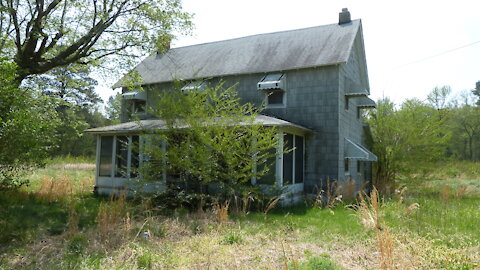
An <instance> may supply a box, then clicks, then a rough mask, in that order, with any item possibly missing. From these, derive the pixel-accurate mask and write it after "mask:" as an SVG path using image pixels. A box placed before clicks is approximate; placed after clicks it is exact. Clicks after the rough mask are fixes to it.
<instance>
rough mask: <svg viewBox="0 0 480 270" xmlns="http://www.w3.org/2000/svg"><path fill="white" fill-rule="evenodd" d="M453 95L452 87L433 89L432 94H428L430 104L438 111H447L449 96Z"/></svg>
mask: <svg viewBox="0 0 480 270" xmlns="http://www.w3.org/2000/svg"><path fill="white" fill-rule="evenodd" d="M451 93H452V89H451V88H450V86H448V85H445V86H442V87H435V88H433V90H432V92H430V94H428V96H427V100H428V102H429V103H430V104H431V105H432V106H433V107H435V109H437V110H441V109H445V108H446V107H447V105H448V96H449V95H450V94H451Z"/></svg>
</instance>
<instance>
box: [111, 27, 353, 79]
mask: <svg viewBox="0 0 480 270" xmlns="http://www.w3.org/2000/svg"><path fill="white" fill-rule="evenodd" d="M359 29H361V21H360V20H353V21H352V22H350V23H345V24H341V25H339V24H329V25H322V26H316V27H310V28H304V29H297V30H290V31H283V32H275V33H269V34H261V35H254V36H247V37H242V38H237V39H230V40H224V41H218V42H211V43H205V44H199V45H192V46H186V47H179V48H172V49H169V50H168V51H167V52H166V53H165V54H154V55H150V56H148V57H147V58H146V59H145V60H143V61H142V62H141V63H140V64H139V65H138V66H137V67H136V68H135V70H136V71H137V72H138V73H139V75H140V76H141V78H142V79H143V83H142V84H144V85H146V84H154V83H161V82H169V81H173V80H190V79H200V78H210V77H221V76H226V75H237V74H251V73H267V72H272V71H285V70H292V69H302V68H309V67H318V66H327V65H334V64H340V63H346V62H347V60H348V57H349V55H350V51H351V50H352V47H353V42H354V40H355V37H356V35H357V32H358V31H360V30H359ZM120 86H122V83H121V81H119V82H117V83H116V84H115V86H114V87H120Z"/></svg>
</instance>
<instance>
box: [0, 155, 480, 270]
mask: <svg viewBox="0 0 480 270" xmlns="http://www.w3.org/2000/svg"><path fill="white" fill-rule="evenodd" d="M65 164H67V163H65ZM68 164H70V163H68ZM468 166H469V165H468ZM468 166H467V167H468ZM72 168H73V167H72ZM72 168H65V167H62V166H56V165H50V166H47V168H45V169H40V170H37V171H35V172H33V173H32V174H31V175H30V176H29V177H30V179H31V181H32V184H31V185H30V186H29V187H26V188H22V189H21V190H18V191H8V192H1V193H0V205H1V207H0V269H2V270H3V269H477V268H478V267H479V265H480V262H479V261H480V255H479V254H480V248H479V246H480V231H479V229H478V228H479V227H478V224H480V208H479V206H480V180H477V178H470V179H462V177H460V176H457V177H455V178H448V179H445V180H443V179H440V178H434V177H433V176H431V175H428V176H426V179H427V180H425V179H420V178H418V177H417V178H414V179H404V182H403V183H402V184H403V185H406V187H407V189H406V190H405V191H404V192H403V193H401V194H397V195H396V196H394V197H393V198H383V197H380V198H379V202H380V204H378V205H376V206H375V204H374V203H373V201H375V200H372V198H369V197H366V198H365V203H364V208H363V210H362V211H363V212H362V211H360V210H358V209H359V205H360V207H361V205H362V204H361V203H359V204H356V205H353V206H352V205H349V204H346V203H340V204H337V206H335V207H332V208H329V209H320V208H319V207H316V206H314V204H313V203H312V202H306V203H304V204H301V205H298V206H295V207H290V208H278V207H277V208H274V209H272V210H271V211H269V212H268V214H265V213H263V212H262V211H260V212H252V213H246V212H245V211H236V213H231V211H232V209H230V208H229V207H231V206H230V205H229V204H227V203H223V204H219V205H217V206H216V209H214V210H215V211H206V212H203V211H202V212H197V213H189V212H188V211H185V210H182V209H180V210H175V211H170V214H168V215H161V214H160V213H161V211H160V212H159V211H157V210H154V209H152V205H150V204H148V203H133V202H129V201H127V200H125V198H123V197H120V198H96V197H94V196H93V194H92V191H93V186H92V185H93V174H94V171H93V170H92V169H86V168H85V167H77V168H76V169H72ZM355 209H357V210H355ZM375 209H377V210H375ZM362 213H363V214H362ZM365 214H366V215H365ZM365 216H367V217H368V216H370V217H373V219H374V220H377V223H379V224H381V225H374V226H373V227H372V226H367V225H365V224H366V223H365V222H362V221H364V219H365ZM374 223H375V222H374Z"/></svg>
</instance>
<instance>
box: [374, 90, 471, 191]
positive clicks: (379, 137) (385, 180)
mask: <svg viewBox="0 0 480 270" xmlns="http://www.w3.org/2000/svg"><path fill="white" fill-rule="evenodd" d="M479 97H480V82H477V84H476V87H475V89H474V90H466V91H463V92H461V93H459V94H457V95H453V94H452V91H451V88H450V87H449V86H443V87H436V88H434V89H433V90H432V91H431V93H430V94H429V95H428V96H427V98H426V99H425V100H420V99H407V100H405V101H403V102H402V103H401V104H395V103H394V102H393V101H391V100H390V99H388V98H383V99H381V100H379V101H378V102H377V109H376V110H372V111H370V112H369V113H368V115H367V121H368V122H369V124H370V128H371V131H372V141H371V142H370V143H371V146H372V149H373V152H374V153H375V154H376V155H377V156H378V162H377V163H376V164H375V179H374V184H375V185H376V186H377V187H378V188H380V189H384V190H385V189H392V188H393V187H394V181H395V178H396V177H397V174H398V173H409V172H418V171H422V170H428V169H431V163H432V162H435V161H440V160H469V161H479V160H480V100H479Z"/></svg>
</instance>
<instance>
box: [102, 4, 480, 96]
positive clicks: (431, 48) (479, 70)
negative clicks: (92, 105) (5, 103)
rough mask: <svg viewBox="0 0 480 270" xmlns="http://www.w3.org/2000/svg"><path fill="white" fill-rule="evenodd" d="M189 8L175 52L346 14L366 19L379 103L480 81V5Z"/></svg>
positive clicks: (373, 88)
mask: <svg viewBox="0 0 480 270" xmlns="http://www.w3.org/2000/svg"><path fill="white" fill-rule="evenodd" d="M183 7H184V10H185V11H187V12H190V13H194V14H195V16H194V18H193V22H194V24H195V28H194V30H193V36H190V37H178V38H177V40H175V41H174V42H173V44H172V47H180V46H186V45H193V44H199V43H205V42H212V41H218V40H224V39H230V38H237V37H243V36H248V35H255V34H261V33H269V32H276V31H284V30H291V29H298V28H305V27H312V26H318V25H324V24H332V23H337V22H338V13H339V12H340V11H341V10H342V8H344V7H347V8H348V9H349V11H350V13H351V15H352V19H362V24H363V34H364V41H365V50H366V56H367V65H368V74H369V80H370V91H371V96H372V98H373V99H375V100H376V99H378V98H380V97H382V96H388V97H391V98H392V99H394V100H395V101H396V102H401V101H402V100H403V99H405V98H412V97H418V98H420V99H425V98H426V96H427V94H428V93H429V92H430V91H431V89H432V88H433V87H435V86H442V85H450V86H451V87H452V90H453V91H454V92H459V91H461V90H468V89H473V88H474V87H475V82H476V81H479V80H480V1H475V0H471V1H466V0H456V1H443V0H436V1H430V0H428V1H426V0H416V1H411V0H403V1H385V0H383V1H360V0H332V1H329V0H328V1H327V0H296V1H282V0H243V1H238V0H237V1H230V0H201V1H200V0H183ZM111 93H112V91H111V90H102V92H101V94H102V97H104V98H105V97H108V96H109V95H110V94H111Z"/></svg>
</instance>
